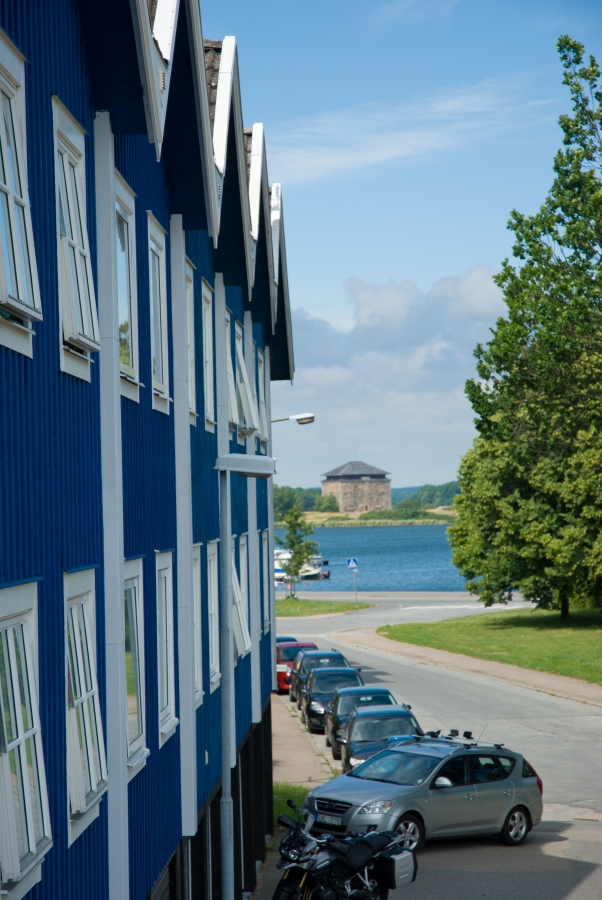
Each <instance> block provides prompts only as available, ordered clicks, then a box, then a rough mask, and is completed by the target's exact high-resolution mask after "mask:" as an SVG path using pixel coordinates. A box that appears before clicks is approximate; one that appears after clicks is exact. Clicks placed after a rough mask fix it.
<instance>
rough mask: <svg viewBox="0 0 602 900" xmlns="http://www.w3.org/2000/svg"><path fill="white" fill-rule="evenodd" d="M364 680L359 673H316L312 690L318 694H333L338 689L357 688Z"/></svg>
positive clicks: (351, 671)
mask: <svg viewBox="0 0 602 900" xmlns="http://www.w3.org/2000/svg"><path fill="white" fill-rule="evenodd" d="M361 683H362V680H361V678H360V676H359V675H358V674H357V672H354V671H353V669H351V670H350V671H349V672H316V674H315V675H314V682H313V685H312V690H314V691H316V693H318V694H332V693H334V691H336V689H337V688H341V687H355V686H356V684H361Z"/></svg>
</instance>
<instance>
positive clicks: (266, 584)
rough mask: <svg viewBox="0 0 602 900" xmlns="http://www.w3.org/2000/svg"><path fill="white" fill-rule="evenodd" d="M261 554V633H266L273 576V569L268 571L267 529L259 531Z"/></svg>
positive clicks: (268, 623)
mask: <svg viewBox="0 0 602 900" xmlns="http://www.w3.org/2000/svg"><path fill="white" fill-rule="evenodd" d="M261 556H262V569H263V572H262V575H263V579H262V580H263V633H264V634H267V633H268V631H269V630H270V577H272V578H273V577H274V573H273V570H272V571H271V572H270V564H269V561H270V541H269V532H268V530H267V529H266V530H265V531H262V533H261Z"/></svg>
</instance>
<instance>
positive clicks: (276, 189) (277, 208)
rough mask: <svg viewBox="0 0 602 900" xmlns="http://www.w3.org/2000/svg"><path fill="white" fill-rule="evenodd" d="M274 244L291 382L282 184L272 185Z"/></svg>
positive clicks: (291, 345)
mask: <svg viewBox="0 0 602 900" xmlns="http://www.w3.org/2000/svg"><path fill="white" fill-rule="evenodd" d="M271 219H272V245H273V248H274V272H275V280H276V284H277V285H278V284H279V280H280V275H281V273H282V292H283V296H284V318H285V326H286V342H287V347H288V364H289V372H290V376H291V382H292V380H293V376H294V374H295V357H294V352H293V327H292V322H291V305H290V298H289V293H288V271H287V266H286V242H285V240H284V214H283V208H282V185H281V184H278V183H276V184H273V185H272V197H271Z"/></svg>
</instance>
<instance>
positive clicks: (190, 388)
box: [186, 259, 197, 425]
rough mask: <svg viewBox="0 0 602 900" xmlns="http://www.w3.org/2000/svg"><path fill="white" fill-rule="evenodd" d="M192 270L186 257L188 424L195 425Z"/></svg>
mask: <svg viewBox="0 0 602 900" xmlns="http://www.w3.org/2000/svg"><path fill="white" fill-rule="evenodd" d="M194 270H195V266H193V264H192V263H191V262H190V260H189V259H186V313H187V320H188V412H189V413H190V424H191V425H196V420H197V414H196V345H195V344H196V342H195V333H194V331H195V330H194V321H195V306H194Z"/></svg>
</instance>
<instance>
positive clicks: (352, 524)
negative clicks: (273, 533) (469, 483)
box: [274, 519, 452, 528]
mask: <svg viewBox="0 0 602 900" xmlns="http://www.w3.org/2000/svg"><path fill="white" fill-rule="evenodd" d="M312 524H313V525H315V527H316V528H400V527H401V528H405V527H407V526H408V525H443V526H445V527H446V528H447V527H448V526H449V525H451V524H452V523H451V522H442V521H441V520H440V519H396V520H391V519H378V520H374V521H370V520H369V519H365V520H363V521H361V522H360V521H359V520H358V519H349V520H348V521H346V522H337V521H334V522H328V521H326V522H313V523H312ZM274 528H286V524H285V523H284V522H274Z"/></svg>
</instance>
